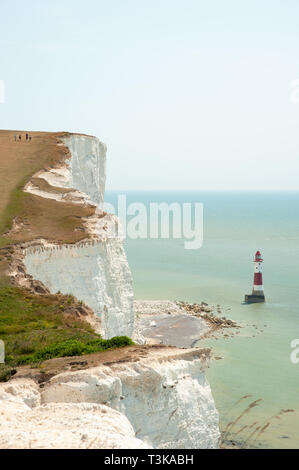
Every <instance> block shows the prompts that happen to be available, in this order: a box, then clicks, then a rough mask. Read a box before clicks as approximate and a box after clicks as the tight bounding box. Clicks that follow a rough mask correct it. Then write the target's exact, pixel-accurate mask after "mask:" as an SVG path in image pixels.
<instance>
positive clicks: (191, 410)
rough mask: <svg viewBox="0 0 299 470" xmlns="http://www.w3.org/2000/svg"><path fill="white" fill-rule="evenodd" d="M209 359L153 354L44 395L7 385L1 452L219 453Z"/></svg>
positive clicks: (63, 380) (197, 353) (97, 370)
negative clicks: (102, 449)
mask: <svg viewBox="0 0 299 470" xmlns="http://www.w3.org/2000/svg"><path fill="white" fill-rule="evenodd" d="M208 356H209V354H208V352H207V351H205V350H194V349H193V350H184V351H182V350H178V349H176V348H161V349H158V350H155V348H154V349H153V350H150V351H149V354H148V356H147V357H145V358H141V359H140V360H137V361H136V362H126V363H121V362H115V363H113V364H111V365H109V366H108V365H100V366H97V367H93V368H90V369H86V370H81V371H76V372H64V373H61V374H59V375H56V376H54V377H53V378H52V379H51V380H50V381H49V382H48V384H46V385H45V387H44V388H42V389H40V388H39V387H38V386H37V385H36V384H35V383H34V382H33V381H32V380H28V379H27V384H26V383H25V384H24V379H15V380H12V382H11V384H3V385H0V411H1V412H0V447H6V446H8V447H11V448H14V447H28V446H29V445H30V444H31V445H32V446H33V447H36V448H42V447H49V446H51V447H54V448H55V447H56V448H57V447H64V448H65V447H67V448H76V447H85V448H87V447H90V446H93V447H104V446H105V447H106V448H143V447H144V448H146V447H147V448H151V447H154V448H161V449H172V448H177V449H196V448H203V449H207V448H217V447H218V440H219V428H218V413H217V410H216V409H215V404H214V401H213V397H212V394H211V390H210V387H209V384H208V383H207V381H206V378H205V375H204V370H205V368H206V365H207V361H208V359H209V357H208ZM39 424H40V425H39ZM37 427H38V431H37Z"/></svg>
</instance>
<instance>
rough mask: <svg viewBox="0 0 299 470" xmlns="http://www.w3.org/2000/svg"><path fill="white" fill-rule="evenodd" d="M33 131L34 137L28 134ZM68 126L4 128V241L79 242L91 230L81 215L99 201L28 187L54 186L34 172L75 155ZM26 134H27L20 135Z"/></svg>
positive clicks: (0, 205) (0, 154)
mask: <svg viewBox="0 0 299 470" xmlns="http://www.w3.org/2000/svg"><path fill="white" fill-rule="evenodd" d="M26 134H28V136H29V138H30V137H31V140H29V139H28V140H26ZM68 135H69V134H68V133H66V132H26V131H22V132H20V131H0V178H1V181H2V182H4V184H1V187H0V247H3V246H6V245H11V244H15V243H19V242H24V241H31V240H34V239H38V238H44V239H46V240H49V241H51V242H57V243H75V242H78V241H80V240H82V239H84V238H87V234H86V232H85V230H84V228H83V226H82V221H81V219H82V218H83V217H87V216H90V215H92V214H93V213H94V210H95V209H94V207H92V206H89V207H83V206H82V205H79V204H76V205H75V204H73V203H72V202H71V201H70V202H64V203H63V204H60V203H59V202H58V201H56V200H54V199H47V198H43V197H40V196H38V195H35V194H30V193H28V192H24V191H23V188H24V186H25V185H26V184H27V183H28V182H29V181H32V183H33V184H34V185H35V186H37V185H38V184H39V185H40V186H41V189H45V187H46V188H47V190H49V191H51V189H52V190H53V191H55V193H57V192H59V191H60V192H65V193H66V192H68V191H69V190H67V189H66V188H57V187H55V188H51V186H50V185H49V184H48V183H47V182H46V181H44V180H42V179H40V181H39V182H37V178H33V175H35V174H36V173H37V172H39V171H41V170H43V169H47V168H53V167H55V166H58V165H63V163H64V162H65V160H66V159H68V158H69V157H70V154H69V150H68V148H67V147H65V146H64V145H63V143H62V141H61V138H63V137H66V136H68ZM15 136H16V140H15ZM19 136H21V139H19Z"/></svg>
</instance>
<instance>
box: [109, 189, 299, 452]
mask: <svg viewBox="0 0 299 470" xmlns="http://www.w3.org/2000/svg"><path fill="white" fill-rule="evenodd" d="M120 194H122V195H125V197H126V202H127V205H130V204H131V203H136V202H137V203H139V204H142V205H144V206H145V207H146V208H147V209H148V208H149V204H150V203H153V202H154V203H155V202H156V203H161V202H166V203H168V204H171V203H174V202H175V203H179V204H180V205H182V204H183V203H191V204H192V205H194V204H195V203H202V204H203V244H202V247H201V248H199V249H193V250H187V249H185V244H184V242H185V240H184V239H183V238H173V237H170V238H167V239H164V238H162V237H159V238H155V239H153V238H150V237H147V238H132V237H127V238H126V242H125V248H126V253H127V257H128V261H129V264H130V267H131V270H132V274H133V279H134V292H135V298H136V299H146V300H151V299H152V300H154V299H155V300H158V299H159V300H160V299H168V300H184V301H187V302H189V303H200V302H202V301H204V302H207V303H208V304H211V305H220V306H221V310H222V314H221V315H224V316H226V317H227V318H231V319H233V320H235V321H236V322H237V323H238V324H239V325H240V326H241V328H240V329H239V332H238V333H237V334H234V335H232V336H231V335H230V334H229V336H224V335H223V334H222V335H220V336H219V337H217V336H216V338H217V339H216V338H210V339H206V340H204V341H201V342H200V343H198V344H197V346H198V347H207V346H209V347H211V348H213V353H214V356H215V357H218V358H219V357H220V358H221V359H219V360H213V361H212V362H211V364H210V368H209V369H208V371H207V378H208V381H209V383H210V385H211V389H212V393H213V396H214V399H215V402H216V406H217V409H218V411H219V415H220V427H221V430H222V433H223V436H224V440H225V441H226V442H230V441H233V442H235V443H237V445H238V446H241V447H252V448H299V362H298V363H297V362H296V358H297V357H298V358H299V353H298V355H296V351H295V349H294V348H295V347H294V340H296V339H298V345H299V192H296V191H294V192H278V191H277V192H269V191H267V192H266V191H265V192H263V191H261V192H251V191H248V192H245V191H240V192H237V191H231V192H230V191H223V192H214V191H206V192H200V191H198V192H197V191H184V192H175V191H172V192H168V191H160V192H158V191H129V192H125V191H107V192H106V195H105V196H106V201H107V202H109V203H112V204H113V205H115V206H116V207H117V200H118V196H119V195H120ZM192 207H193V206H192ZM257 250H260V251H261V253H262V256H263V259H264V262H263V280H264V288H265V296H266V302H265V303H261V304H250V305H246V304H244V303H243V301H244V295H245V294H250V293H251V290H252V282H253V259H254V254H255V252H256V251H257ZM292 353H293V355H292ZM294 357H295V360H294Z"/></svg>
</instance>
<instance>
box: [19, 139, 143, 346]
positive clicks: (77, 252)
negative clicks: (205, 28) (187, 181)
mask: <svg viewBox="0 0 299 470" xmlns="http://www.w3.org/2000/svg"><path fill="white" fill-rule="evenodd" d="M64 143H65V145H66V146H67V147H68V148H69V150H70V153H71V158H70V159H69V160H67V161H66V164H65V165H64V166H61V167H59V168H55V169H50V170H48V171H42V172H39V173H38V174H37V175H36V177H38V178H42V179H45V180H46V181H47V182H48V183H49V184H51V186H59V187H67V188H74V191H72V193H66V197H67V199H66V200H67V201H68V202H69V201H70V200H71V201H72V202H74V203H80V204H82V203H83V204H92V205H95V206H97V207H98V208H97V212H96V214H95V215H94V216H92V217H89V218H86V220H85V226H86V228H87V230H88V232H89V235H90V236H91V240H88V241H86V242H85V243H84V242H81V243H79V244H76V245H63V246H57V245H51V244H49V243H46V242H45V241H42V240H41V246H40V248H37V247H34V248H31V249H30V248H29V249H27V250H25V253H24V263H25V266H26V270H27V273H28V274H31V275H32V276H33V277H34V278H35V279H38V280H40V281H42V282H43V284H45V286H47V287H48V288H49V289H50V291H51V292H52V293H56V292H58V291H60V292H61V293H63V294H72V295H74V296H75V297H77V298H78V299H79V300H82V301H83V302H84V303H85V304H86V305H88V306H89V307H91V308H92V309H93V311H94V312H95V314H96V315H98V316H99V317H100V319H101V322H102V334H103V336H104V337H105V338H111V337H113V336H121V335H127V336H132V334H133V328H134V314H133V288H132V276H131V272H130V269H129V266H128V263H127V259H126V254H125V251H124V248H123V238H122V236H121V235H120V234H118V233H117V231H115V227H116V226H117V224H118V221H117V219H116V217H115V216H113V215H111V214H107V215H106V216H105V217H102V212H101V210H100V207H99V206H100V205H101V204H102V203H103V201H104V190H105V179H106V170H105V168H106V147H105V145H104V144H102V143H101V142H100V141H99V140H98V139H97V138H95V137H88V136H81V135H71V136H70V137H67V138H65V139H64ZM25 190H26V191H28V192H31V193H33V194H36V195H39V196H41V197H50V198H56V199H57V200H59V201H60V202H61V203H63V201H64V198H65V196H62V195H61V194H59V193H58V194H56V193H50V192H49V193H47V192H45V191H41V190H40V189H38V188H36V187H33V185H32V184H31V183H30V184H29V185H27V186H26V187H25Z"/></svg>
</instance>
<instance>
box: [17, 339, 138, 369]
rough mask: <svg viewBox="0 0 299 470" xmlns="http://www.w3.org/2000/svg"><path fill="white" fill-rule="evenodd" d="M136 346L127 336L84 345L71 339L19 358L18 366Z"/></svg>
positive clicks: (99, 340)
mask: <svg viewBox="0 0 299 470" xmlns="http://www.w3.org/2000/svg"><path fill="white" fill-rule="evenodd" d="M131 344H134V343H133V341H132V340H131V339H130V338H128V337H127V336H115V337H114V338H111V339H97V340H92V341H88V342H86V343H83V342H81V341H78V340H75V339H70V340H67V341H61V342H59V343H56V344H53V345H50V346H47V347H45V348H42V349H40V350H39V351H36V352H35V353H33V354H27V355H24V356H23V357H19V358H18V360H17V364H18V365H24V364H32V363H37V362H42V361H46V360H47V359H52V358H54V357H65V356H82V355H84V354H91V353H95V352H100V351H105V350H107V349H113V348H120V347H124V346H128V345H131Z"/></svg>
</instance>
